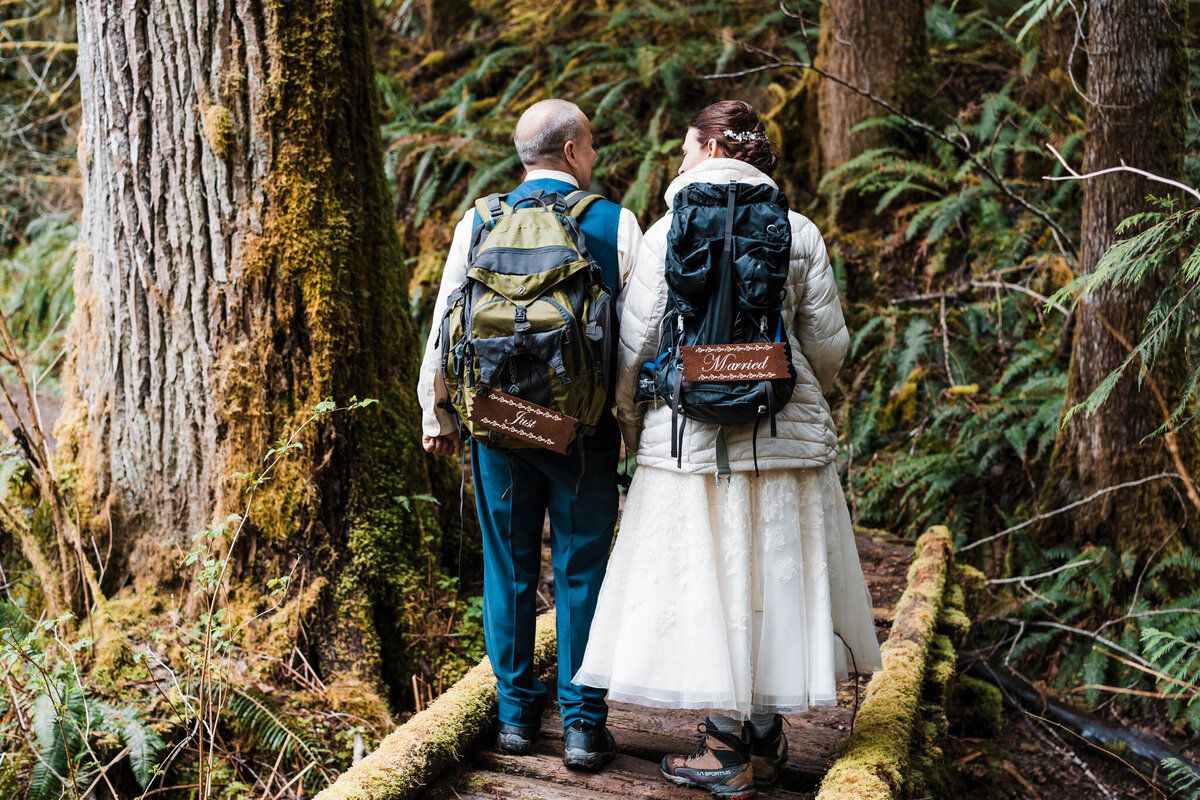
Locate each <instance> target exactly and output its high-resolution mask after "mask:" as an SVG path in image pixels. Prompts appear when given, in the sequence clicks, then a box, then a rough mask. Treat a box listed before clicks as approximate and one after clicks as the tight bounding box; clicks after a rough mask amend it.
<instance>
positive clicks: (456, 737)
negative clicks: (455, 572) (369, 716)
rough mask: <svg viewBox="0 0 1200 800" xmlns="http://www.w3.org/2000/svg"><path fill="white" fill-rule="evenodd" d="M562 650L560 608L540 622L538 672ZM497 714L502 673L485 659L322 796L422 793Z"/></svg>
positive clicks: (379, 798)
mask: <svg viewBox="0 0 1200 800" xmlns="http://www.w3.org/2000/svg"><path fill="white" fill-rule="evenodd" d="M556 653H557V648H556V642H555V638H554V612H553V611H548V612H546V613H545V614H542V616H540V617H538V621H537V633H536V640H535V644H534V653H533V668H534V670H535V672H537V673H538V674H539V675H540V674H543V673H545V672H546V670H548V669H549V668H550V667H551V666H552V665H553V664H554V660H555V658H556ZM495 717H496V676H495V674H494V673H493V672H492V667H491V664H490V663H489V662H488V660H487V658H484V659H483V661H481V662H479V664H477V665H476V666H475V667H474V668H473V669H472V670H471V671H470V672H468V673H467V674H466V675H465V676H464V677H463V678H462V679H461V680H460V681H458V683H456V684H454V685H453V686H452V687H450V688H449V689H448V690H447V691H446V693H445V694H443V695H442V696H441V697H439V698H438V699H436V700H434V701H433V702H432V703H431V704H430V705H429V708H427V709H425V710H424V711H422V712H420V713H419V714H416V715H414V716H413V717H412V718H411V719H409V720H408V722H405V723H404V724H403V725H401V726H400V727H399V728H397V729H396V730H394V731H392V733H391V734H390V735H389V736H388V737H387V738H386V739H384V740H383V741H382V742H380V743H379V747H377V748H375V751H374V752H372V753H371V754H370V755H368V756H367V757H366V758H364V759H363V760H362V761H360V762H358V763H357V764H355V765H354V766H353V767H351V768H350V769H348V770H346V771H345V772H344V773H342V775H341V777H339V778H338V779H337V781H335V782H334V783H333V785H331V786H330V787H329V788H327V789H325V790H324V791H323V792H321V793H320V794H318V795H317V797H316V800H410V799H411V798H415V797H418V796H420V792H421V790H422V789H423V788H424V787H425V786H427V785H428V784H429V783H430V782H431V781H433V780H434V779H435V778H437V777H438V776H439V775H440V774H441V773H442V772H443V771H444V770H445V769H447V768H448V767H450V766H452V765H453V764H455V763H457V762H458V761H459V759H460V758H461V757H462V754H463V753H464V752H465V751H466V749H467V747H468V746H469V745H470V744H471V743H472V742H473V741H475V740H476V739H477V738H479V737H480V736H481V735H482V734H484V733H485V732H486V731H488V730H489V729H490V728H491V726H492V724H493V723H494V721H495Z"/></svg>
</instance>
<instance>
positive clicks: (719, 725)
mask: <svg viewBox="0 0 1200 800" xmlns="http://www.w3.org/2000/svg"><path fill="white" fill-rule="evenodd" d="M708 721H709V722H710V723H712V726H713V727H714V728H716V729H717V730H719V731H720V732H721V733H728V734H731V735H733V736H741V735H742V721H741V720H740V719H738V718H737V717H717V716H712V717H709V718H708Z"/></svg>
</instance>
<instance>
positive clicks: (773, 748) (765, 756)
mask: <svg viewBox="0 0 1200 800" xmlns="http://www.w3.org/2000/svg"><path fill="white" fill-rule="evenodd" d="M744 730H745V733H744V735H745V736H746V739H747V740H748V741H749V743H750V765H751V766H752V767H753V769H754V785H755V786H770V785H772V784H773V783H775V781H777V780H779V770H780V769H782V768H783V765H784V764H785V763H787V737H786V736H784V735H783V717H781V716H780V715H778V714H776V715H775V722H773V723H772V724H771V729H770V730H768V731H767V734H766V736H761V737H760V736H757V735H756V734H755V733H754V726H753V725H751V724H750V723H749V721H747V722H746V725H745V729H744Z"/></svg>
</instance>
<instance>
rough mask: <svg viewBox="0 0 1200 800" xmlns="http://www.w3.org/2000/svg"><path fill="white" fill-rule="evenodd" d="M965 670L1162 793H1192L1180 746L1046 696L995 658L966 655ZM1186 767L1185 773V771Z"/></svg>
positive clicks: (1196, 772)
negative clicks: (1174, 765) (1180, 771)
mask: <svg viewBox="0 0 1200 800" xmlns="http://www.w3.org/2000/svg"><path fill="white" fill-rule="evenodd" d="M967 673H968V674H970V675H974V676H975V677H978V678H982V679H984V680H986V681H990V682H991V683H994V684H995V685H996V687H997V688H999V689H1000V694H1001V696H1002V697H1003V698H1004V704H1005V705H1006V706H1009V707H1010V708H1014V709H1016V710H1018V711H1023V712H1025V713H1027V714H1030V715H1031V716H1034V717H1038V718H1040V719H1044V720H1046V721H1047V722H1051V723H1053V724H1055V725H1060V726H1062V727H1063V728H1066V729H1067V730H1069V731H1071V732H1072V733H1074V734H1075V735H1076V736H1078V737H1079V738H1081V739H1083V740H1084V741H1085V742H1087V743H1088V744H1091V745H1092V746H1094V747H1095V748H1096V749H1098V750H1100V751H1101V752H1103V753H1104V754H1105V755H1108V756H1110V757H1112V758H1115V759H1116V760H1118V761H1120V762H1122V763H1123V764H1125V765H1126V766H1129V767H1131V768H1132V769H1134V770H1135V771H1136V772H1137V773H1138V774H1139V775H1140V776H1141V777H1142V778H1144V779H1146V780H1148V781H1150V782H1151V783H1153V784H1154V785H1155V786H1157V787H1158V788H1159V789H1161V790H1162V791H1164V792H1166V793H1167V794H1169V795H1172V796H1179V797H1184V796H1193V793H1194V791H1195V785H1196V784H1195V782H1196V781H1200V767H1197V765H1196V764H1194V763H1192V761H1191V759H1190V758H1188V756H1187V755H1186V754H1185V753H1184V752H1183V751H1182V750H1179V749H1177V748H1175V747H1172V746H1171V745H1169V744H1167V743H1165V742H1160V741H1156V740H1154V739H1151V738H1148V737H1146V736H1142V735H1140V734H1139V733H1138V732H1137V731H1135V730H1131V729H1130V728H1126V727H1123V726H1120V725H1117V724H1114V723H1112V722H1110V721H1109V720H1107V719H1104V718H1103V717H1100V716H1097V715H1096V714H1092V713H1089V712H1087V711H1081V710H1080V709H1077V708H1073V707H1071V706H1068V705H1066V704H1065V703H1060V702H1058V701H1057V700H1054V699H1052V698H1050V697H1047V696H1046V695H1045V694H1044V693H1043V692H1041V691H1039V690H1038V689H1037V687H1035V686H1033V685H1032V684H1031V683H1030V682H1029V681H1028V680H1026V679H1024V678H1023V677H1021V676H1019V675H1018V674H1017V673H1015V672H1013V671H1012V670H1010V669H1008V668H1007V667H1004V666H1001V665H999V664H993V663H990V662H987V661H972V662H971V663H970V664H969V665H968V666H967ZM1169 759H1176V760H1178V761H1179V762H1181V763H1182V764H1183V767H1184V769H1185V774H1184V775H1183V776H1182V777H1181V776H1178V775H1174V774H1172V773H1170V772H1168V771H1167V770H1166V769H1164V768H1163V762H1164V761H1167V760H1169ZM1186 771H1190V773H1191V775H1190V776H1188V775H1187V774H1186ZM1185 790H1186V791H1185Z"/></svg>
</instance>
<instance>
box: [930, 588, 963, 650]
mask: <svg viewBox="0 0 1200 800" xmlns="http://www.w3.org/2000/svg"><path fill="white" fill-rule="evenodd" d="M957 588H958V587H957V586H951V587H950V589H948V590H947V591H946V594H947V595H949V594H950V591H951V590H954V589H957ZM959 595H960V601H961V590H960V592H959ZM938 632H939V633H944V634H946V635H947V636H949V637H950V640H951V641H952V642H953V643H954V646H955V647H961V646H962V645H963V644H964V643H965V642H966V641H967V636H968V635H969V634H970V633H971V620H970V618H969V617H967V615H966V614H964V613H963V612H962V610H961V606H958V607H955V606H952V605H949V604H947V605H946V606H945V607H944V608H942V613H941V614H940V615H939V616H938Z"/></svg>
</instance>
